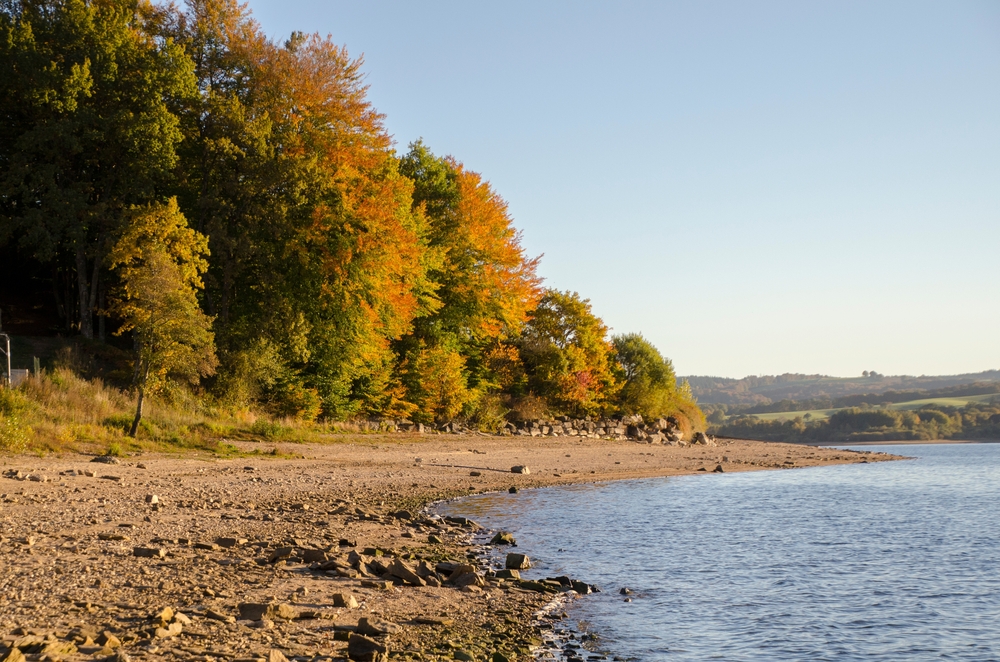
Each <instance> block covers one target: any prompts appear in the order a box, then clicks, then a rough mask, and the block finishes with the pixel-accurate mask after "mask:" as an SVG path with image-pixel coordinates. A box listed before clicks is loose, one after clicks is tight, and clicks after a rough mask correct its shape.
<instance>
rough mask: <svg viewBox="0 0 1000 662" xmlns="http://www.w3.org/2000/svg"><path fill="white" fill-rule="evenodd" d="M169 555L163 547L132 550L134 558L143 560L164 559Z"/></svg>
mask: <svg viewBox="0 0 1000 662" xmlns="http://www.w3.org/2000/svg"><path fill="white" fill-rule="evenodd" d="M166 555H167V550H165V549H163V548H162V547H136V548H135V549H133V550H132V556H138V557H139V558H143V559H162V558H164V557H165V556H166Z"/></svg>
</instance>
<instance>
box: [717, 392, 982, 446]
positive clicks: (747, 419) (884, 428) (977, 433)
mask: <svg viewBox="0 0 1000 662" xmlns="http://www.w3.org/2000/svg"><path fill="white" fill-rule="evenodd" d="M710 431H711V432H712V433H714V434H717V435H720V436H724V437H738V438H742V439H759V440H762V441H786V442H800V443H808V442H825V443H829V442H843V443H851V442H862V441H916V440H932V439H1000V398H998V399H997V400H996V401H995V402H993V403H990V404H970V405H967V406H965V407H960V408H959V407H942V406H926V407H922V408H920V409H917V410H915V411H898V410H895V409H884V408H873V407H866V408H862V407H851V408H848V409H842V410H841V411H838V412H835V413H833V414H832V415H831V416H830V418H828V419H826V420H820V421H806V420H804V419H803V418H801V417H798V418H795V419H794V420H784V421H767V420H761V419H759V418H756V417H754V416H741V417H737V418H734V419H731V420H729V421H727V422H725V423H723V424H721V425H715V426H712V428H711V430H710Z"/></svg>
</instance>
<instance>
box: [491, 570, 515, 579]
mask: <svg viewBox="0 0 1000 662" xmlns="http://www.w3.org/2000/svg"><path fill="white" fill-rule="evenodd" d="M496 576H497V578H498V579H520V578H521V573H520V572H518V571H517V570H510V569H508V570H498V571H497V574H496Z"/></svg>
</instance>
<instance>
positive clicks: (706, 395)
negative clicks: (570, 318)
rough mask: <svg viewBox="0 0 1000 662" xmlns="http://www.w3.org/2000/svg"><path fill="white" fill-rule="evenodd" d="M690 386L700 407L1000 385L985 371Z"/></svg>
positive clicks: (720, 380) (698, 379) (709, 380)
mask: <svg viewBox="0 0 1000 662" xmlns="http://www.w3.org/2000/svg"><path fill="white" fill-rule="evenodd" d="M683 379H686V380H687V381H688V383H689V384H690V385H691V391H692V392H693V393H694V395H695V397H696V398H697V400H698V402H699V403H700V404H724V405H743V406H748V405H750V406H752V405H767V404H771V403H773V402H778V401H780V400H810V399H819V398H830V399H833V398H842V397H846V396H852V395H878V394H881V393H885V392H887V391H901V390H907V391H929V390H934V389H943V388H949V387H956V386H965V385H970V384H975V383H981V382H1000V370H985V371H983V372H979V373H970V374H964V375H940V376H929V375H921V376H919V377H914V376H910V375H889V376H886V375H880V374H877V373H875V374H874V375H872V376H867V377H830V376H827V375H800V374H791V373H786V374H784V375H764V376H760V377H758V376H748V377H744V378H742V379H731V378H726V377H706V376H697V375H696V376H689V377H683Z"/></svg>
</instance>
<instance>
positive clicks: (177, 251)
mask: <svg viewBox="0 0 1000 662" xmlns="http://www.w3.org/2000/svg"><path fill="white" fill-rule="evenodd" d="M207 255H208V242H207V239H206V238H205V236H204V235H201V234H199V233H198V232H195V231H194V230H192V229H191V228H189V227H187V221H186V220H185V218H184V216H183V214H181V213H180V210H179V209H178V207H177V201H176V200H174V199H171V200H170V201H169V202H168V203H167V204H165V205H150V206H147V207H141V208H135V209H133V210H131V213H130V215H129V217H128V219H127V221H126V225H125V227H124V229H123V231H122V232H121V234H120V236H119V237H118V240H117V241H116V242H115V244H114V246H113V247H112V249H111V251H110V253H109V255H108V262H109V265H110V267H111V268H112V269H116V270H117V274H118V278H119V279H120V281H121V287H120V289H119V290H118V291H117V292H116V294H115V297H114V300H113V304H112V312H113V313H114V314H115V315H117V316H118V317H119V318H120V319H121V320H122V325H121V327H120V328H119V330H118V333H124V332H127V331H132V334H133V338H134V341H135V360H134V383H135V387H136V389H137V391H138V399H137V402H136V410H135V418H134V420H133V421H132V427H131V429H130V430H129V435H130V436H132V437H134V436H135V435H136V432H137V431H138V429H139V422H140V420H141V419H142V411H143V401H144V399H145V396H146V394H147V393H152V392H156V391H158V390H159V389H161V388H162V387H163V385H164V383H165V382H166V380H167V379H168V378H169V377H170V376H178V377H183V378H186V379H188V380H189V381H191V382H193V383H196V382H197V381H198V379H199V378H200V377H206V376H208V375H211V374H213V373H214V371H215V367H216V364H217V361H216V358H215V349H214V343H213V336H212V330H211V324H212V319H211V318H210V317H208V316H207V315H205V314H204V313H203V312H202V310H201V308H200V306H199V305H198V299H197V292H198V290H200V289H201V288H202V287H203V284H202V280H201V275H202V274H203V273H204V272H205V269H206V268H207V267H208V264H207V262H206V259H205V258H206V256H207Z"/></svg>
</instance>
